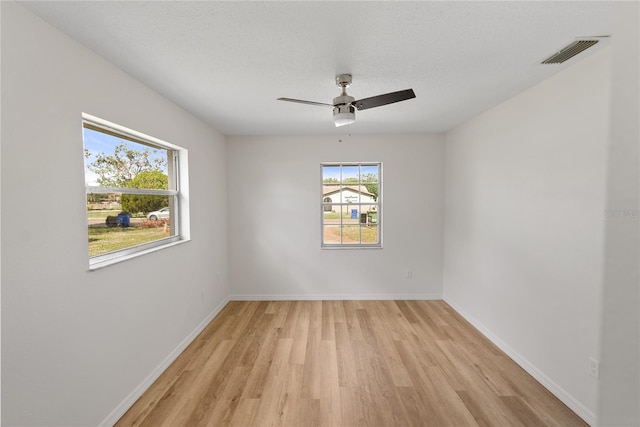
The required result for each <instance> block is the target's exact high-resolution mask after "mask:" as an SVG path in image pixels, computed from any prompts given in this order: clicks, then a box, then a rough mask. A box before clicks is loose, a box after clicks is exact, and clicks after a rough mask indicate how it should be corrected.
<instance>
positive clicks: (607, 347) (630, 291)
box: [598, 2, 640, 426]
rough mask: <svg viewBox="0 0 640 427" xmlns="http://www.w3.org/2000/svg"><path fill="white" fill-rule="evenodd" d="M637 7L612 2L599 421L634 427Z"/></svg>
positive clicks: (639, 361) (637, 382)
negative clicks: (609, 125)
mask: <svg viewBox="0 0 640 427" xmlns="http://www.w3.org/2000/svg"><path fill="white" fill-rule="evenodd" d="M639 17H640V5H639V3H638V2H618V3H617V4H616V21H615V22H616V25H615V30H614V34H613V40H612V45H613V46H612V75H611V77H612V85H611V131H610V135H611V145H610V147H609V153H608V175H607V178H608V179H607V210H608V211H610V214H609V215H608V216H607V218H606V245H605V273H604V289H603V298H602V300H603V301H602V307H603V321H602V343H601V348H602V350H601V361H602V364H601V370H600V388H599V391H600V396H599V406H598V407H599V412H598V422H599V425H601V426H638V425H640V286H639V284H638V277H639V271H638V270H639V269H640V258H639V253H640V250H639V248H638V246H639V243H638V242H639V236H640V234H639V230H640V209H639V207H640V206H639V202H638V199H639V194H638V191H639V189H640V182H639V181H640V173H639V169H640V159H639V158H638V155H639V153H640V150H639V148H638V145H639V143H640V125H639V117H640V101H639V97H640V84H639V82H638V80H639V79H640V65H639V64H640V59H639V56H640V30H639V25H638V24H639Z"/></svg>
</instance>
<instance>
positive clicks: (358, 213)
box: [320, 163, 382, 248]
mask: <svg viewBox="0 0 640 427" xmlns="http://www.w3.org/2000/svg"><path fill="white" fill-rule="evenodd" d="M320 168H321V179H322V194H321V199H320V200H322V209H321V215H322V247H323V248H365V247H366V248H380V247H382V238H381V236H382V233H381V229H382V228H381V227H382V222H381V221H382V163H323V164H321V165H320Z"/></svg>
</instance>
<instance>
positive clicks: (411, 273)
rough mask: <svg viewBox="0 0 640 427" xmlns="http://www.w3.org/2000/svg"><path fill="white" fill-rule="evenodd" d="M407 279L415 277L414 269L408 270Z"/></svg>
mask: <svg viewBox="0 0 640 427" xmlns="http://www.w3.org/2000/svg"><path fill="white" fill-rule="evenodd" d="M407 279H413V271H411V270H407Z"/></svg>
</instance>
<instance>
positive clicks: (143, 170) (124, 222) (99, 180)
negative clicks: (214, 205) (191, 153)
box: [83, 114, 186, 268]
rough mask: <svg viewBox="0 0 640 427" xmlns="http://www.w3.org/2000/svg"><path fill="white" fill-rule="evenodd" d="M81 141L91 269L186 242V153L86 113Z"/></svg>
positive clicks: (178, 148)
mask: <svg viewBox="0 0 640 427" xmlns="http://www.w3.org/2000/svg"><path fill="white" fill-rule="evenodd" d="M83 141H84V171H85V186H86V207H87V230H88V241H89V266H90V268H97V267H102V266H104V265H108V264H111V263H113V262H115V261H118V260H122V259H128V258H130V257H131V256H132V255H136V254H141V253H144V252H148V251H149V250H150V249H154V248H158V247H161V246H165V245H167V244H172V243H175V242H177V241H180V240H183V239H184V237H185V232H184V231H183V232H182V233H181V230H180V228H181V224H183V225H184V224H186V222H185V221H180V219H181V216H182V215H184V214H186V212H183V211H186V208H185V209H181V206H182V204H183V201H182V199H181V194H182V193H181V191H180V188H181V185H180V182H179V176H180V174H179V167H180V162H181V158H182V159H186V150H184V149H182V148H180V147H177V146H174V145H172V144H168V143H166V142H163V141H160V140H158V139H156V138H153V137H150V136H147V135H143V134H141V133H139V132H136V131H132V130H130V129H126V128H124V127H122V126H118V125H115V124H113V123H109V122H106V121H104V120H101V119H98V118H96V117H93V116H89V115H86V114H83ZM181 154H182V155H181ZM183 166H186V165H183ZM183 191H184V190H183Z"/></svg>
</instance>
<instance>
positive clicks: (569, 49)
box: [542, 37, 600, 64]
mask: <svg viewBox="0 0 640 427" xmlns="http://www.w3.org/2000/svg"><path fill="white" fill-rule="evenodd" d="M599 41H600V39H599V38H596V37H593V38H590V39H582V40H576V41H574V42H573V43H571V44H570V45H568V46H566V47H564V48H562V49H561V50H560V51H559V52H556V53H554V54H553V55H551V56H550V57H548V58H547V59H545V60H544V61H542V64H562V63H563V62H566V61H568V60H569V59H571V58H573V57H574V56H576V55H577V54H579V53H581V52H584V51H585V50H587V49H589V48H590V47H591V46H593V45H595V44H596V43H598V42H599Z"/></svg>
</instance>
